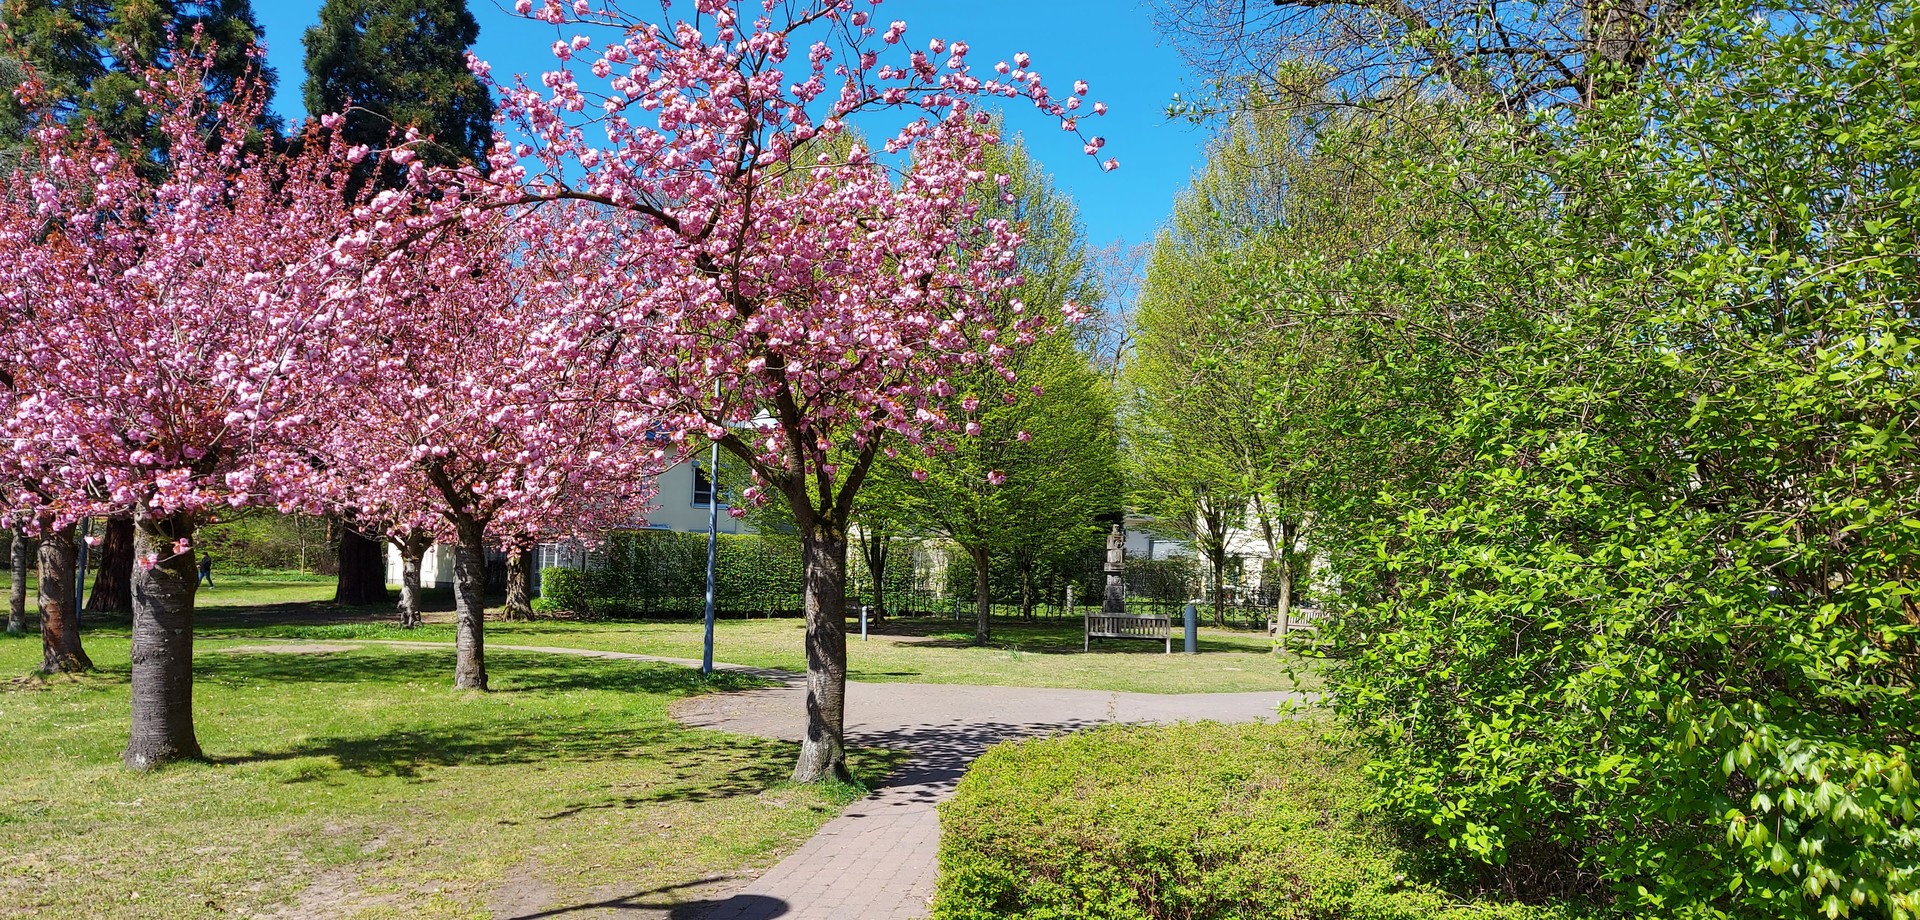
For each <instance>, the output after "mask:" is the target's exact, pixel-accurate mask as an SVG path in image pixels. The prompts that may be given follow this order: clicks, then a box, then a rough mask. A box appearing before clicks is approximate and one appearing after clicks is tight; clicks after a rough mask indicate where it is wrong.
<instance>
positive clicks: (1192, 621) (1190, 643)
mask: <svg viewBox="0 0 1920 920" xmlns="http://www.w3.org/2000/svg"><path fill="white" fill-rule="evenodd" d="M1181 613H1182V614H1184V615H1185V616H1186V618H1187V654H1189V655H1192V654H1195V653H1196V652H1197V651H1198V650H1197V649H1195V648H1194V646H1195V644H1196V643H1198V642H1199V640H1200V611H1198V610H1196V609H1194V605H1193V604H1191V603H1189V604H1187V609H1185V610H1183V611H1181Z"/></svg>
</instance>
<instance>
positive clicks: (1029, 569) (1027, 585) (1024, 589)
mask: <svg viewBox="0 0 1920 920" xmlns="http://www.w3.org/2000/svg"><path fill="white" fill-rule="evenodd" d="M1020 618H1021V619H1023V620H1031V619H1033V565H1032V564H1031V563H1023V564H1021V566H1020Z"/></svg>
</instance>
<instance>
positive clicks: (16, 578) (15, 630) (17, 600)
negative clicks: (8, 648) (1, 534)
mask: <svg viewBox="0 0 1920 920" xmlns="http://www.w3.org/2000/svg"><path fill="white" fill-rule="evenodd" d="M12 562H13V571H12V574H13V578H12V593H11V595H10V596H9V598H8V603H7V634H8V635H15V636H17V635H19V634H21V633H23V632H26V631H27V570H28V569H30V568H32V567H33V541H32V540H31V539H29V538H28V537H27V535H26V532H25V531H20V530H16V531H14V532H13V560H12Z"/></svg>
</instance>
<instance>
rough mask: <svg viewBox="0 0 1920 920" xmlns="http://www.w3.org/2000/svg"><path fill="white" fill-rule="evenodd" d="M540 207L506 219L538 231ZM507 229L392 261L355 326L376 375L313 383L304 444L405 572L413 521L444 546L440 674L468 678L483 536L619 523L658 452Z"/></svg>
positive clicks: (551, 286) (561, 296) (477, 665)
mask: <svg viewBox="0 0 1920 920" xmlns="http://www.w3.org/2000/svg"><path fill="white" fill-rule="evenodd" d="M414 162H416V163H417V162H418V161H417V160H416V161H414ZM559 216H560V215H558V214H555V215H552V218H558V217H559ZM549 219H550V217H549V215H547V214H542V213H534V214H527V215H522V216H521V217H520V220H519V221H518V222H516V226H518V227H519V230H520V232H525V233H529V234H535V235H540V234H543V233H544V232H546V231H551V230H555V229H556V228H553V227H551V226H548V224H547V221H548V220H549ZM536 227H538V228H540V229H535V228H536ZM507 232H508V229H507V222H506V221H505V220H504V219H503V215H502V214H501V213H500V212H497V211H494V212H482V213H481V214H480V215H479V216H478V217H476V218H475V219H474V221H472V222H470V223H462V224H460V225H457V226H455V227H451V228H449V229H448V231H447V232H446V233H445V234H444V235H443V236H442V238H441V239H440V240H439V241H438V242H437V243H436V245H434V246H433V247H431V248H426V247H417V248H416V249H415V251H414V252H413V253H412V258H411V259H410V260H408V262H407V263H406V264H404V265H395V266H394V268H393V270H394V272H395V274H394V276H393V282H392V283H393V284H394V285H395V286H396V287H397V288H399V289H401V291H402V292H403V293H400V294H398V295H396V301H395V304H394V307H395V309H393V310H391V311H389V312H387V313H386V314H385V315H383V316H382V317H380V318H378V319H377V320H374V321H372V323H371V325H370V327H369V329H368V331H369V332H370V333H371V334H373V335H375V336H377V337H378V338H379V339H380V341H381V342H382V347H381V350H380V353H379V354H378V355H377V356H375V358H374V363H373V367H372V368H371V369H370V374H371V376H370V377H369V379H371V380H374V381H377V382H378V383H377V385H376V386H372V387H368V386H364V385H363V381H361V380H358V379H349V380H346V381H343V385H342V386H340V387H339V388H336V389H334V390H332V391H331V392H329V393H328V394H327V396H326V398H327V399H328V401H329V402H330V403H331V404H332V405H334V406H336V407H337V408H338V410H339V411H338V412H336V413H334V414H333V415H332V422H331V425H330V426H329V428H328V429H327V431H326V432H325V436H324V437H322V438H320V439H319V440H318V441H317V442H316V444H317V447H316V448H315V449H316V452H317V453H318V454H319V455H320V457H321V459H322V460H323V462H322V463H320V464H319V466H320V467H322V469H323V470H324V476H325V478H326V481H327V482H328V486H329V489H330V490H331V492H332V494H333V496H334V501H335V504H336V506H339V505H347V506H351V507H353V508H354V509H356V510H357V511H358V512H359V513H360V514H362V515H364V516H365V518H366V519H372V520H384V521H392V522H398V523H396V524H392V525H389V528H390V529H389V530H388V534H387V536H388V538H389V539H391V540H393V541H394V542H395V543H396V544H397V545H398V546H399V547H400V548H401V549H402V551H403V553H407V554H411V555H410V558H409V559H408V560H407V561H408V564H409V565H410V566H411V567H412V568H413V569H414V571H413V573H412V574H411V575H410V576H408V577H410V578H412V579H414V580H415V581H416V582H417V579H418V564H419V556H418V555H417V553H418V552H419V551H422V550H424V548H425V545H424V542H423V541H421V540H420V536H421V535H422V532H423V531H424V532H427V533H431V534H432V535H433V537H434V538H435V540H436V542H439V543H441V544H442V545H445V546H450V547H452V548H453V551H454V606H455V622H454V639H455V646H456V655H455V669H454V686H456V687H458V688H461V689H468V690H485V689H487V669H486V604H485V600H484V597H483V592H484V590H485V587H486V564H487V560H486V554H487V551H488V550H489V549H494V548H502V549H507V550H509V551H512V550H515V549H520V550H522V551H523V555H522V557H521V558H522V559H525V560H526V562H530V561H531V560H530V559H526V556H525V555H524V550H526V549H529V548H530V544H531V540H532V539H533V538H534V537H536V536H537V535H541V534H552V535H555V536H597V535H599V534H601V533H604V532H605V531H606V530H607V529H610V528H612V527H615V526H631V525H632V524H633V523H634V521H636V520H637V519H638V518H639V517H640V515H641V512H642V511H643V510H644V507H645V505H646V501H647V499H648V498H649V497H650V496H651V494H652V482H653V478H654V476H655V474H657V473H658V472H659V471H660V470H661V469H662V468H664V466H665V465H666V463H667V461H668V460H670V459H672V458H671V457H670V456H669V455H668V454H667V453H666V452H665V451H664V450H663V449H662V447H661V445H659V444H658V443H657V442H656V441H655V439H654V438H653V435H654V433H655V426H654V424H653V422H652V420H651V419H650V418H648V417H645V416H643V415H639V414H637V413H635V412H633V411H632V410H633V408H634V406H635V405H637V403H636V401H634V400H632V399H630V398H626V394H625V393H624V392H623V391H622V390H621V386H622V385H623V384H622V378H621V376H620V375H618V374H610V373H607V372H606V371H605V369H604V368H603V366H602V365H601V364H600V363H598V362H596V361H593V360H588V359H586V358H584V357H583V356H582V355H581V354H579V353H578V352H575V351H573V350H571V349H570V348H568V347H566V343H568V342H569V341H570V339H569V337H568V336H567V335H565V334H562V333H563V332H564V331H565V330H566V329H567V328H568V327H569V325H571V324H573V323H574V322H575V319H574V318H573V317H572V316H570V314H571V313H572V311H574V310H575V309H576V307H577V301H576V298H577V297H579V296H581V295H580V294H579V292H578V291H576V290H575V289H574V287H573V279H572V276H571V273H562V274H559V275H554V274H551V273H549V272H548V271H547V270H548V269H550V268H552V267H553V266H551V265H550V264H547V263H539V262H536V263H527V264H521V265H515V264H513V263H510V262H509V260H508V259H507V254H508V249H507V247H506V239H507V237H506V233H507ZM376 545H377V544H376ZM522 565H523V566H524V565H525V562H523V563H522ZM522 572H523V575H524V572H525V569H524V567H523V568H522ZM414 590H415V591H416V592H417V587H416V588H415V589H414ZM414 603H416V604H417V597H416V600H415V601H414ZM417 613H418V610H417V607H416V608H415V609H414V611H413V612H412V614H411V617H410V618H416V619H417Z"/></svg>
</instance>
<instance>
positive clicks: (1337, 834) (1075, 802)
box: [934, 723, 1578, 920]
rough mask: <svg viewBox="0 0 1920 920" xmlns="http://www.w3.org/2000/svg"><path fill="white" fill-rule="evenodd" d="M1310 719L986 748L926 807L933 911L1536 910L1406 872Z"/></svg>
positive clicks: (1268, 917) (1044, 919) (939, 917)
mask: <svg viewBox="0 0 1920 920" xmlns="http://www.w3.org/2000/svg"><path fill="white" fill-rule="evenodd" d="M1323 731H1324V726H1321V725H1317V724H1313V723H1285V724H1280V725H1233V726H1229V725H1219V724H1215V723H1198V724H1181V725H1171V726H1109V727H1104V728H1099V729H1095V730H1093V731H1088V732H1082V733H1079V734H1074V735H1067V736H1063V737H1057V738H1049V739H1044V740H1036V741H1027V742H1022V743H1017V744H1013V743H1009V744H1001V745H999V746H996V747H994V748H993V749H991V750H989V751H988V752H987V753H986V755H985V756H983V757H981V758H980V759H979V760H978V761H976V762H975V763H974V765H973V768H972V769H971V770H969V771H968V773H967V775H966V778H965V779H963V780H962V781H961V783H960V788H959V790H958V792H957V794H956V795H955V797H954V799H953V800H952V801H951V802H948V803H947V804H945V805H942V806H941V809H940V824H941V842H940V887H939V890H938V893H937V894H936V896H935V900H934V917H935V918H936V920H988V918H1009V917H1010V918H1024V920H1080V918H1085V920H1161V918H1167V920H1172V918H1179V920H1214V918H1218V920H1228V918H1232V920H1289V918H1299V920H1306V918H1314V920H1361V918H1365V920H1402V918H1404V920H1415V918H1421V920H1448V918H1458V920H1466V918H1474V920H1547V918H1571V917H1574V916H1578V914H1576V913H1574V912H1571V911H1568V910H1565V909H1561V908H1549V907H1533V906H1525V905H1517V904H1509V903H1501V902H1497V901H1491V900H1473V899H1462V898H1461V897H1459V896H1457V895H1455V894H1452V893H1450V892H1447V891H1445V890H1443V889H1441V888H1439V887H1437V886H1435V885H1433V884H1430V883H1426V882H1422V881H1415V880H1413V878H1414V877H1415V876H1417V874H1418V873H1417V872H1416V871H1415V867H1414V861H1413V860H1412V859H1411V858H1409V857H1408V856H1407V854H1405V853H1403V852H1401V851H1400V850H1398V849H1396V848H1395V846H1394V845H1393V843H1392V841H1393V839H1394V835H1393V834H1392V833H1391V832H1390V829H1389V828H1387V827H1386V826H1384V825H1383V824H1382V823H1381V822H1380V820H1379V819H1378V818H1376V817H1374V816H1373V815H1372V813H1371V812H1370V810H1369V808H1368V803H1369V800H1370V797H1371V796H1372V794H1373V789H1372V787H1371V784H1370V783H1369V782H1368V781H1367V780H1366V779H1365V777H1364V776H1363V774H1362V771H1361V765H1362V763H1363V762H1364V760H1365V758H1364V756H1363V755H1362V754H1361V753H1359V752H1357V751H1356V750H1355V749H1354V748H1353V747H1351V746H1348V745H1346V744H1343V743H1337V742H1331V741H1328V740H1325V739H1324V738H1323V737H1322V732H1323Z"/></svg>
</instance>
